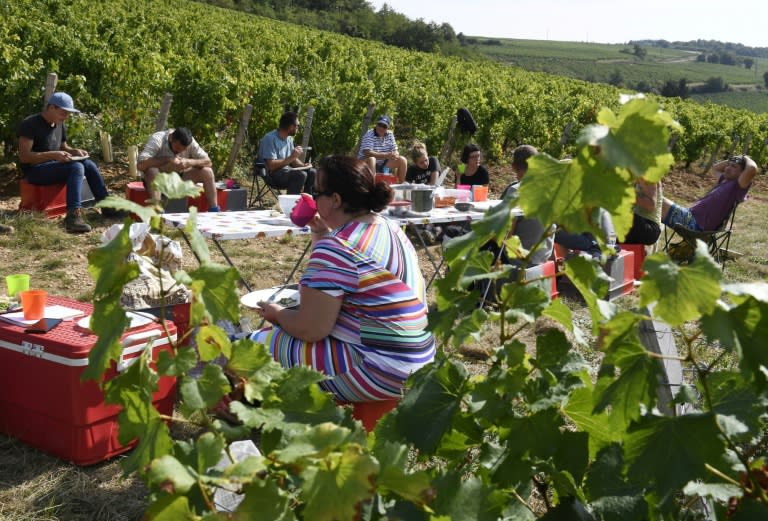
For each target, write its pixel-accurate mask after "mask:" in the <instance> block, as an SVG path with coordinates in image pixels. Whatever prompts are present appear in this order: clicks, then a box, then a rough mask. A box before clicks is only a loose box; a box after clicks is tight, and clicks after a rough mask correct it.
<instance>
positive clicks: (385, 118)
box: [376, 114, 390, 127]
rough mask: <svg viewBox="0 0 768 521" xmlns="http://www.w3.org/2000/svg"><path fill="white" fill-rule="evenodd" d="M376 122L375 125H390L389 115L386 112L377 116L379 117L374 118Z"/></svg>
mask: <svg viewBox="0 0 768 521" xmlns="http://www.w3.org/2000/svg"><path fill="white" fill-rule="evenodd" d="M376 124H377V125H384V126H387V127H388V126H389V125H390V119H389V116H387V115H386V114H385V115H383V116H379V119H377V120H376Z"/></svg>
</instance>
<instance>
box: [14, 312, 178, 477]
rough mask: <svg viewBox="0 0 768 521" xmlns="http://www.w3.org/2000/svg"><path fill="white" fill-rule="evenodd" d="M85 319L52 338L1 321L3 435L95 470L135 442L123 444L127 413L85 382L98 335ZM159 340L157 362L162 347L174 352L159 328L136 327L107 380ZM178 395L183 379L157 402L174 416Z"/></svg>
mask: <svg viewBox="0 0 768 521" xmlns="http://www.w3.org/2000/svg"><path fill="white" fill-rule="evenodd" d="M48 304H49V305H52V304H59V305H63V306H67V307H70V308H75V309H79V310H82V311H83V312H84V313H85V315H84V316H88V315H90V314H91V313H92V311H93V306H91V305H90V304H85V303H82V302H76V301H72V300H69V299H65V298H61V297H49V298H48ZM78 321H79V319H78V318H76V319H75V320H73V321H69V322H62V323H61V324H59V325H58V326H56V327H55V328H54V329H52V330H51V331H49V332H48V333H45V334H28V333H24V328H23V327H20V326H16V325H12V324H10V323H8V322H5V321H2V320H0V431H2V432H4V433H6V434H8V435H9V436H13V437H15V438H18V439H19V440H21V441H23V442H25V443H28V444H29V445H32V446H34V447H36V448H38V449H40V450H42V451H44V452H47V453H49V454H52V455H54V456H56V457H59V458H62V459H64V460H68V461H71V462H72V463H75V464H77V465H90V464H93V463H97V462H99V461H102V460H105V459H108V458H110V457H112V456H115V455H116V454H120V453H121V452H125V451H127V450H128V449H130V448H131V447H132V446H133V445H135V442H134V443H131V444H129V445H127V446H121V445H120V444H119V443H118V441H117V434H118V426H117V415H118V413H119V412H120V408H119V407H118V406H116V405H106V404H105V403H104V394H103V393H102V391H101V389H100V388H99V386H98V385H97V384H96V383H95V382H93V381H91V380H89V381H87V382H81V381H80V376H81V375H82V373H83V371H84V370H85V368H86V367H87V365H88V353H89V352H90V350H91V349H92V348H93V346H94V344H95V343H96V339H97V337H96V336H95V335H93V334H92V333H90V332H89V331H88V329H87V328H82V327H80V326H78V325H77V323H78ZM166 327H167V328H168V331H169V333H170V334H171V335H172V339H174V340H175V338H176V327H175V326H174V325H173V323H172V322H168V321H167V322H166ZM152 337H155V338H156V340H155V341H154V342H153V348H154V353H153V358H155V359H156V358H157V353H158V352H159V351H160V350H170V343H169V341H168V338H167V337H164V333H163V330H162V328H161V327H160V325H159V324H156V323H148V324H144V325H141V326H138V327H135V328H133V329H130V330H128V331H127V332H126V334H125V335H124V336H123V346H124V349H123V359H122V360H121V362H120V364H118V368H117V369H116V368H114V367H113V368H112V369H110V370H109V371H108V372H107V378H109V377H110V376H114V375H115V374H116V372H115V371H116V370H122V369H124V368H125V367H127V366H128V365H130V363H131V360H134V359H136V358H137V357H138V356H140V355H141V352H142V350H143V349H144V347H145V346H146V344H147V342H148V340H149V339H150V338H152ZM175 394H176V381H175V378H171V377H162V378H161V379H160V381H159V384H158V390H157V392H156V393H155V395H154V398H153V402H154V404H155V407H157V409H158V410H159V411H160V413H162V414H167V415H171V414H172V413H173V404H174V401H175V397H176V396H175Z"/></svg>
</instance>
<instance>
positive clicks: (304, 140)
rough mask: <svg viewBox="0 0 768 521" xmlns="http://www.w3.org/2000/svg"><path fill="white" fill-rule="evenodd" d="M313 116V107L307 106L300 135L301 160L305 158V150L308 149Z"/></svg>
mask: <svg viewBox="0 0 768 521" xmlns="http://www.w3.org/2000/svg"><path fill="white" fill-rule="evenodd" d="M314 116H315V107H307V119H305V120H304V129H303V131H302V135H301V148H303V149H304V151H303V152H302V153H301V158H300V159H301V161H302V162H304V161H306V160H307V152H308V151H309V136H310V135H311V134H312V118H314Z"/></svg>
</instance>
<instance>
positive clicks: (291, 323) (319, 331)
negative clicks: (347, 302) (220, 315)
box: [257, 286, 341, 342]
mask: <svg viewBox="0 0 768 521" xmlns="http://www.w3.org/2000/svg"><path fill="white" fill-rule="evenodd" d="M300 295H301V304H299V309H297V310H294V309H286V308H284V307H282V306H280V305H278V304H275V303H272V302H269V303H267V302H259V306H260V309H258V310H257V312H258V313H259V314H260V315H261V316H262V317H264V318H265V319H267V320H268V321H269V322H271V323H272V324H275V325H278V326H280V327H281V328H282V329H283V330H284V331H285V332H286V333H288V334H289V335H291V336H292V337H294V338H298V339H300V340H303V341H304V342H317V341H319V340H322V339H323V338H325V337H327V336H328V335H329V334H330V333H331V330H332V329H333V326H334V325H335V324H336V320H337V319H338V317H339V312H340V311H341V298H337V297H332V296H330V295H328V294H327V293H324V292H322V291H320V290H319V289H314V288H307V287H304V286H302V287H301V289H300Z"/></svg>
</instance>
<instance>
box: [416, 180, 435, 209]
mask: <svg viewBox="0 0 768 521" xmlns="http://www.w3.org/2000/svg"><path fill="white" fill-rule="evenodd" d="M434 192H435V189H434V187H431V186H429V187H428V186H424V187H421V186H420V187H418V188H414V189H413V190H411V208H412V209H413V211H414V212H429V211H431V210H432V194H433V193H434Z"/></svg>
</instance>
